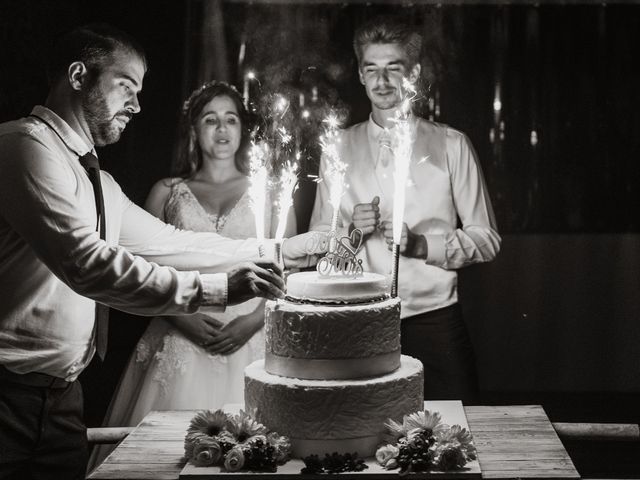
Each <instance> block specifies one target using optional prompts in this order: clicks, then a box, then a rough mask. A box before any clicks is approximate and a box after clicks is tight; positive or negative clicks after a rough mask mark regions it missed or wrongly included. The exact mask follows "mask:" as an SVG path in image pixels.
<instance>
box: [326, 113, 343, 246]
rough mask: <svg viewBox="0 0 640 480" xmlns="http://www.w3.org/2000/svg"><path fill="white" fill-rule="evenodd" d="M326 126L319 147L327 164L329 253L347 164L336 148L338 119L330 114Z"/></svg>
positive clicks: (336, 222)
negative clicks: (331, 214) (330, 238)
mask: <svg viewBox="0 0 640 480" xmlns="http://www.w3.org/2000/svg"><path fill="white" fill-rule="evenodd" d="M323 123H325V124H326V125H327V127H326V129H325V132H324V134H323V135H322V136H321V137H320V147H321V148H322V154H323V156H324V157H325V161H326V163H327V170H326V173H327V175H326V181H327V182H329V203H330V204H331V206H332V207H333V216H332V218H331V233H332V234H334V235H332V237H333V238H334V241H333V242H331V243H332V244H330V245H329V251H333V248H335V232H336V230H337V228H338V214H339V213H340V201H341V200H342V195H343V194H344V189H345V183H344V176H345V173H346V171H347V164H346V163H344V162H343V161H342V160H340V153H339V151H338V146H339V144H340V137H339V133H338V128H339V126H340V121H339V120H338V117H337V116H336V115H335V114H334V113H331V114H330V115H329V116H328V117H327V118H325V119H324V120H323Z"/></svg>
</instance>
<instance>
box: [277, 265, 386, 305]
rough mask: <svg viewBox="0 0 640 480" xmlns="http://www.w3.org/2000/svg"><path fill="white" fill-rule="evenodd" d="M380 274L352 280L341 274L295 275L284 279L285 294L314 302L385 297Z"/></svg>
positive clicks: (367, 273) (384, 285)
mask: <svg viewBox="0 0 640 480" xmlns="http://www.w3.org/2000/svg"><path fill="white" fill-rule="evenodd" d="M388 293H389V284H388V282H387V278H386V277H385V276H384V275H380V274H377V273H370V272H365V273H364V274H363V275H362V276H359V277H356V278H352V277H348V276H345V275H342V274H336V275H329V276H322V275H320V274H318V273H317V272H298V273H294V274H292V275H289V277H288V278H287V295H288V296H290V297H293V298H296V299H301V300H311V301H318V302H354V301H356V302H361V301H366V300H370V299H379V298H382V297H384V296H385V295H388Z"/></svg>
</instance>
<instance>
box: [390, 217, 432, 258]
mask: <svg viewBox="0 0 640 480" xmlns="http://www.w3.org/2000/svg"><path fill="white" fill-rule="evenodd" d="M380 229H381V230H382V235H383V236H384V239H385V241H386V242H387V247H388V248H389V250H391V249H392V248H393V223H392V222H389V221H385V222H382V224H381V225H380ZM428 252H429V249H428V245H427V239H426V238H424V235H418V234H415V233H413V232H412V231H411V230H409V227H407V224H406V223H403V224H402V236H401V237H400V254H401V255H404V256H405V257H412V258H420V259H422V260H426V259H427V254H428Z"/></svg>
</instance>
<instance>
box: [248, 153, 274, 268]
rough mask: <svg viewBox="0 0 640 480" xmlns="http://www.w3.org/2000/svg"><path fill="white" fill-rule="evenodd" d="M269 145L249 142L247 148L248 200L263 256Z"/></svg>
mask: <svg viewBox="0 0 640 480" xmlns="http://www.w3.org/2000/svg"><path fill="white" fill-rule="evenodd" d="M268 152H269V147H268V145H267V144H266V143H255V142H252V143H251V148H250V150H249V188H248V192H249V200H250V206H251V210H252V211H253V216H254V219H255V226H256V238H257V239H258V249H259V253H260V256H261V257H262V256H264V209H265V204H266V201H267V166H266V161H265V160H266V159H267V158H268Z"/></svg>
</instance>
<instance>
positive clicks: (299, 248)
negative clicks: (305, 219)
mask: <svg viewBox="0 0 640 480" xmlns="http://www.w3.org/2000/svg"><path fill="white" fill-rule="evenodd" d="M328 247H329V240H328V238H327V234H326V233H325V232H307V233H301V234H300V235H296V236H295V237H291V238H286V239H285V240H284V242H282V258H283V259H284V264H285V266H286V267H288V268H292V267H294V268H306V267H312V266H313V265H315V264H316V262H317V261H318V258H319V256H320V255H322V254H324V253H326V251H327V248H328Z"/></svg>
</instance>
